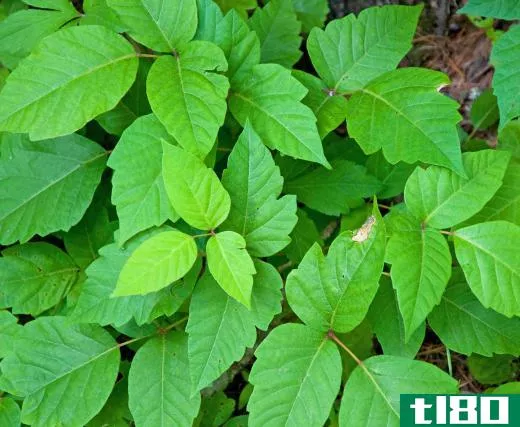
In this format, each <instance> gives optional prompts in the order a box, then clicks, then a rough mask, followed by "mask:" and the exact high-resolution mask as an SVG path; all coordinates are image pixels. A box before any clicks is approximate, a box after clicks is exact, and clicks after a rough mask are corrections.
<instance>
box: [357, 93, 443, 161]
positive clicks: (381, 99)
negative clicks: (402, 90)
mask: <svg viewBox="0 0 520 427" xmlns="http://www.w3.org/2000/svg"><path fill="white" fill-rule="evenodd" d="M360 92H362V93H365V94H367V95H369V96H372V97H373V98H375V99H377V100H379V101H380V102H382V103H383V104H385V105H386V106H387V107H388V108H390V109H391V110H393V111H395V112H396V113H397V114H398V115H399V116H401V117H402V118H403V119H404V120H406V121H407V122H408V123H409V124H410V125H411V126H412V127H413V128H415V129H417V130H418V131H419V132H420V133H421V134H422V135H423V136H424V137H425V138H426V139H427V140H428V141H429V142H430V144H431V146H433V147H435V149H436V151H437V152H438V153H439V154H441V155H442V157H444V158H445V159H446V160H447V161H448V163H449V164H450V165H452V164H453V163H452V161H451V159H450V158H449V157H448V156H447V155H446V154H445V153H444V152H443V151H442V150H441V149H440V148H439V147H438V146H437V144H436V143H435V141H434V140H433V139H431V138H430V137H429V136H428V135H427V134H426V133H425V132H424V131H423V130H422V129H421V128H420V127H419V126H417V125H416V124H415V123H414V122H413V121H412V120H410V118H409V117H408V116H407V115H406V114H405V113H404V112H403V111H401V110H400V109H399V108H397V107H396V106H395V105H394V104H392V103H390V101H388V100H386V99H385V98H384V97H383V96H381V95H379V94H377V93H375V92H372V91H371V90H369V89H367V88H364V89H360ZM374 110H375V108H372V111H374Z"/></svg>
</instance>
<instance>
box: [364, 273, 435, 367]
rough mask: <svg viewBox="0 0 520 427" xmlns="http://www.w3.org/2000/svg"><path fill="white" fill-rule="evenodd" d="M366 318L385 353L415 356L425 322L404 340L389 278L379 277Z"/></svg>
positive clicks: (420, 342) (395, 297) (422, 339)
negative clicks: (376, 289)
mask: <svg viewBox="0 0 520 427" xmlns="http://www.w3.org/2000/svg"><path fill="white" fill-rule="evenodd" d="M368 319H369V320H370V324H371V325H372V328H373V330H374V332H375V334H376V336H377V340H378V341H379V342H380V343H381V347H383V353H384V354H385V355H389V356H400V357H405V358H407V359H414V358H415V356H416V354H417V352H418V351H419V349H420V348H421V345H422V343H423V341H424V335H425V332H426V328H425V324H424V322H423V323H422V324H421V325H420V326H419V327H418V328H417V329H416V330H415V332H414V333H413V334H412V335H411V337H410V339H409V340H408V342H407V341H406V339H405V328H404V322H403V317H402V316H401V313H400V312H399V305H398V302H397V295H396V293H395V291H394V289H393V288H392V282H391V281H390V279H389V278H385V277H382V278H381V281H380V284H379V291H378V292H377V294H376V297H375V298H374V301H373V302H372V305H371V306H370V310H369V312H368ZM443 342H444V341H443Z"/></svg>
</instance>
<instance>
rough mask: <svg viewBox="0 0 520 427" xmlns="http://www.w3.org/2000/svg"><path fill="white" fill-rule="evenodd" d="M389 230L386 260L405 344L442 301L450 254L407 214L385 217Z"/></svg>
mask: <svg viewBox="0 0 520 427" xmlns="http://www.w3.org/2000/svg"><path fill="white" fill-rule="evenodd" d="M385 218H387V221H386V224H387V228H388V229H389V230H390V231H391V236H390V239H389V240H388V244H387V246H386V254H385V261H386V262H387V263H389V264H391V266H392V268H391V270H390V274H391V277H392V285H393V287H394V289H395V290H396V291H397V301H398V302H399V310H400V312H401V314H402V316H403V321H404V330H405V343H406V342H408V341H409V340H410V338H411V337H412V335H413V333H414V332H415V330H416V329H417V328H418V327H419V326H421V325H422V324H423V321H424V319H425V318H426V316H427V315H428V314H429V313H430V311H431V310H432V309H433V307H435V306H436V305H437V304H439V302H440V301H441V296H442V294H443V293H444V290H445V289H446V285H447V284H448V280H449V278H450V275H451V254H450V249H449V247H448V243H447V242H446V239H445V238H444V236H443V235H442V234H441V233H440V232H439V231H437V230H435V229H433V228H430V227H422V226H421V223H420V222H419V221H418V220H417V219H415V218H414V217H413V216H412V215H411V214H409V213H408V212H407V211H404V212H399V211H396V212H392V213H391V214H390V215H387V216H386V217H385Z"/></svg>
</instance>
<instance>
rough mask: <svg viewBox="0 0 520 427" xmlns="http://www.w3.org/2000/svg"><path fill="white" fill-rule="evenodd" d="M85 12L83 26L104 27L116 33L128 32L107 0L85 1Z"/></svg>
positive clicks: (81, 22)
mask: <svg viewBox="0 0 520 427" xmlns="http://www.w3.org/2000/svg"><path fill="white" fill-rule="evenodd" d="M83 11H84V12H85V13H84V15H83V16H82V17H81V20H80V24H81V25H103V26H105V27H107V28H109V29H111V30H112V31H115V32H116V33H122V32H125V31H128V28H127V27H126V26H125V25H124V24H123V23H122V22H121V20H120V19H119V17H118V15H117V14H116V12H115V11H114V10H113V9H111V8H110V7H109V6H108V4H107V0H83Z"/></svg>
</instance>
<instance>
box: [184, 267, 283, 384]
mask: <svg viewBox="0 0 520 427" xmlns="http://www.w3.org/2000/svg"><path fill="white" fill-rule="evenodd" d="M255 267H256V269H257V274H256V275H255V278H254V286H253V294H252V297H251V310H248V309H247V308H246V307H244V306H243V305H242V304H240V303H239V302H237V301H236V300H235V299H233V298H231V297H230V296H228V295H227V294H226V293H225V292H224V291H223V290H222V289H221V288H220V287H219V285H218V284H217V282H215V280H214V279H213V278H212V277H211V275H210V274H208V273H206V274H205V275H204V277H203V278H202V279H201V280H200V281H199V282H198V283H197V286H196V288H195V291H194V293H193V297H192V299H191V304H190V317H189V320H188V325H187V326H186V332H188V334H189V339H188V344H189V359H190V375H191V381H192V390H193V391H194V392H195V391H198V390H200V389H202V388H204V387H206V386H208V385H210V384H211V382H212V381H214V380H216V379H217V378H218V377H219V376H220V375H221V374H222V373H224V372H225V371H226V369H228V368H229V366H230V365H231V364H232V363H233V362H235V361H237V360H239V359H240V358H241V357H242V356H243V354H244V350H245V349H246V347H253V345H254V343H255V341H256V329H255V326H256V327H258V328H261V329H264V330H266V329H267V327H268V326H269V323H271V320H272V318H273V316H274V315H275V314H277V313H279V312H280V311H281V305H280V302H281V293H280V289H281V287H282V281H281V279H280V275H279V274H278V272H277V271H276V269H275V268H274V267H273V266H271V265H270V264H266V263H263V262H260V261H257V262H256V263H255Z"/></svg>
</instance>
